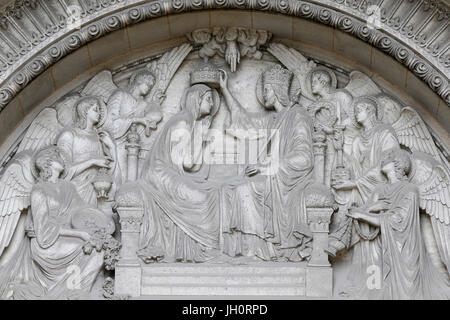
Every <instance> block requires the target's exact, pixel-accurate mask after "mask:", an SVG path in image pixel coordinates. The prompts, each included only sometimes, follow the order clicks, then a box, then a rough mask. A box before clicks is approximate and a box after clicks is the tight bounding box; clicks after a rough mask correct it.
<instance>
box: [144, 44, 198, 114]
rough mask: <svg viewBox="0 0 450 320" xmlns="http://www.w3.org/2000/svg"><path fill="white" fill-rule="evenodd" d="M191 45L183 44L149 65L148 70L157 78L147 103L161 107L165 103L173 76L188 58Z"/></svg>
mask: <svg viewBox="0 0 450 320" xmlns="http://www.w3.org/2000/svg"><path fill="white" fill-rule="evenodd" d="M191 50H192V46H191V45H190V44H187V43H185V44H182V45H181V46H179V47H176V48H174V49H172V50H171V51H169V52H166V53H165V54H164V55H163V56H162V57H161V58H159V59H158V60H156V61H153V62H151V63H149V64H148V65H147V69H149V70H150V72H152V73H153V75H154V76H155V78H156V79H155V80H156V81H155V85H154V86H153V88H152V90H151V92H150V93H149V94H148V96H147V98H146V99H147V101H149V102H153V103H157V104H158V105H160V104H161V103H162V102H163V101H164V98H165V96H164V94H165V92H166V90H167V87H168V86H169V83H170V81H171V80H172V77H173V75H174V74H175V72H176V71H177V70H178V68H179V67H180V65H181V63H182V62H183V61H184V59H185V58H186V56H187V55H188V54H189V52H191Z"/></svg>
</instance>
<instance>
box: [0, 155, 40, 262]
mask: <svg viewBox="0 0 450 320" xmlns="http://www.w3.org/2000/svg"><path fill="white" fill-rule="evenodd" d="M32 165H33V152H31V151H24V152H21V153H18V154H16V156H15V157H14V158H13V160H12V161H11V163H10V165H9V166H8V167H7V168H6V170H5V172H4V174H3V175H2V176H1V178H0V256H1V255H2V253H3V251H4V249H5V248H6V247H7V246H8V245H9V243H10V241H11V238H12V236H13V234H14V231H15V229H16V227H17V223H18V221H19V218H20V213H21V212H22V210H24V209H26V208H28V207H29V206H30V193H31V189H32V187H33V184H34V182H35V179H34V177H33V174H32Z"/></svg>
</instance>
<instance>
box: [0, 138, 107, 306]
mask: <svg viewBox="0 0 450 320" xmlns="http://www.w3.org/2000/svg"><path fill="white" fill-rule="evenodd" d="M66 169H67V167H66V165H65V161H64V158H63V152H62V150H61V149H59V148H58V147H55V146H49V147H45V148H43V149H40V150H38V151H37V152H32V151H29V150H26V151H22V152H20V153H18V154H16V156H15V157H14V158H13V160H12V162H11V164H10V165H9V166H8V167H7V169H6V171H5V172H4V174H3V175H2V177H1V179H0V194H1V198H0V213H1V218H0V257H1V259H0V262H1V264H0V296H1V297H3V298H13V299H36V298H47V299H64V298H79V297H83V296H84V297H85V295H86V294H89V292H90V290H91V288H92V285H93V283H94V281H95V279H96V277H97V275H98V274H99V272H100V270H101V269H102V267H103V264H104V261H103V256H104V252H103V251H102V250H101V246H100V247H99V248H96V250H89V248H88V247H87V246H86V245H87V243H88V242H90V241H91V237H92V235H93V234H94V232H96V231H98V230H103V231H102V232H105V233H106V234H109V235H110V234H112V232H113V231H114V223H113V222H112V221H110V220H109V219H108V217H107V216H106V215H105V214H104V213H103V212H102V211H101V210H99V209H97V208H95V207H94V206H92V205H89V204H87V203H86V202H85V201H84V200H83V199H82V198H81V196H80V195H79V194H78V192H77V191H76V188H75V186H74V185H73V184H72V183H71V182H68V181H64V180H63V179H61V177H62V174H63V172H64V171H65V170H66ZM13 238H14V240H13ZM69 267H72V268H77V269H78V270H79V271H80V273H79V275H80V278H79V281H78V282H77V283H76V285H74V286H72V287H71V286H68V283H69V280H70V279H68V278H69V277H70V275H71V272H69V271H70V270H68V268H69Z"/></svg>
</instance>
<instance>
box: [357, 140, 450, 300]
mask: <svg viewBox="0 0 450 320" xmlns="http://www.w3.org/2000/svg"><path fill="white" fill-rule="evenodd" d="M380 168H381V172H382V174H383V175H384V176H386V178H387V180H388V183H387V184H384V185H380V186H378V187H377V188H376V189H375V190H374V192H373V193H372V194H371V196H370V199H369V201H368V202H367V203H366V204H365V205H363V206H360V207H355V208H351V209H350V210H349V213H348V215H349V217H351V218H352V219H354V220H356V221H364V222H366V223H369V224H371V225H373V226H374V227H376V228H377V229H378V230H379V235H378V237H379V238H380V239H379V241H378V242H377V245H379V246H380V248H379V250H378V253H379V254H380V255H381V259H379V260H378V261H379V262H380V263H379V264H378V265H377V267H378V268H379V269H380V270H381V281H382V285H381V288H379V289H378V290H374V289H369V288H368V286H367V284H366V282H367V281H366V280H367V275H365V276H364V277H363V278H362V279H353V280H354V281H355V282H356V283H354V284H353V285H352V288H353V289H352V291H351V292H350V293H351V294H355V296H357V297H359V298H368V297H371V298H377V299H396V300H398V299H408V300H409V299H446V300H447V299H449V298H450V286H449V282H448V275H447V274H446V272H445V271H444V272H442V270H439V269H437V268H436V267H435V266H434V264H433V262H432V260H431V259H430V258H429V256H428V252H427V249H426V245H425V241H424V235H423V234H422V230H421V224H420V219H421V217H420V212H419V209H420V208H424V209H425V210H426V209H427V208H431V207H434V208H435V209H437V210H434V213H435V214H436V213H438V214H439V213H443V214H447V217H448V213H449V207H448V206H447V205H446V203H445V201H447V200H448V198H449V195H448V185H449V176H448V175H447V174H446V173H445V172H444V171H443V170H442V166H440V165H439V164H438V163H437V162H436V161H435V160H433V159H432V158H431V157H429V156H427V155H426V154H422V153H418V154H414V153H413V154H412V155H410V154H409V152H407V151H405V150H402V149H399V148H396V149H392V150H389V151H388V152H386V153H385V154H384V156H383V159H382V162H381V166H380ZM442 190H445V192H446V194H445V193H442ZM431 212H433V211H431ZM363 241H366V240H363ZM374 260H376V259H374Z"/></svg>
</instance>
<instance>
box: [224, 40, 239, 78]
mask: <svg viewBox="0 0 450 320" xmlns="http://www.w3.org/2000/svg"><path fill="white" fill-rule="evenodd" d="M225 60H226V61H227V63H228V64H229V65H230V69H231V72H235V71H236V67H237V64H238V63H239V62H240V61H241V54H240V52H239V48H238V44H237V43H236V41H228V43H227V48H226V50H225Z"/></svg>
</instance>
